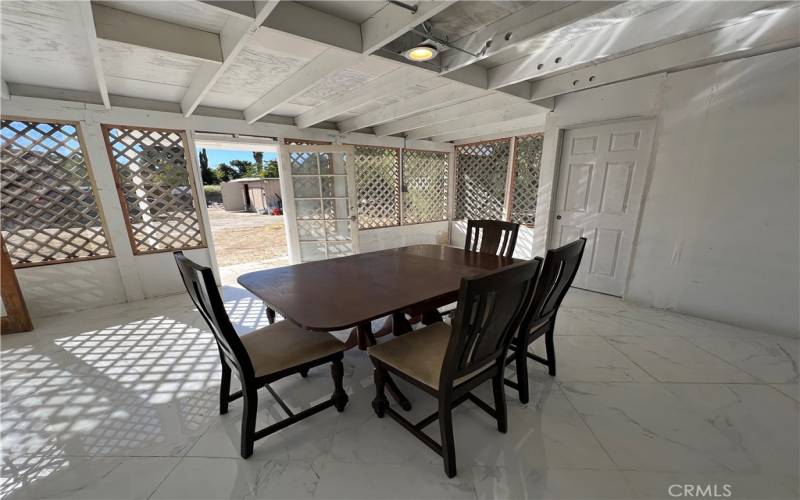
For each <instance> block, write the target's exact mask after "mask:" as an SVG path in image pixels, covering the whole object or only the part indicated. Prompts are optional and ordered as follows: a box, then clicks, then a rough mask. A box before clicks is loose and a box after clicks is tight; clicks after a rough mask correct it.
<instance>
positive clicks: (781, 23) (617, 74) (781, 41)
mask: <svg viewBox="0 0 800 500" xmlns="http://www.w3.org/2000/svg"><path fill="white" fill-rule="evenodd" d="M765 12H766V13H764V14H761V15H754V17H751V18H749V19H746V20H744V21H741V22H739V23H738V24H734V25H731V26H726V27H724V28H720V29H718V30H716V31H711V32H708V33H703V34H701V35H696V36H693V37H691V38H685V39H683V40H679V41H676V42H672V43H669V44H665V45H660V46H658V47H654V48H652V49H648V50H644V51H641V52H637V53H635V54H631V55H628V56H624V57H619V58H617V59H612V60H610V61H606V62H603V63H600V64H595V65H592V66H589V67H585V68H582V69H579V70H576V71H571V72H569V73H564V74H560V75H557V76H552V77H550V78H545V79H542V80H537V81H535V82H533V83H532V94H531V98H532V99H541V98H546V97H550V96H555V95H561V94H565V93H569V92H574V91H578V90H584V89H587V88H593V87H597V86H600V85H607V84H610V83H616V82H620V81H624V80H631V79H634V78H640V77H643V76H647V75H652V74H656V73H663V72H667V71H676V70H682V69H688V68H691V67H697V66H702V65H707V64H714V63H717V62H722V61H727V60H732V59H739V58H742V57H748V56H752V55H757V54H763V53H765V52H772V51H776V50H784V49H787V48H791V47H797V46H799V45H800V32H798V29H797V27H798V26H800V15H799V14H798V13H800V7H797V6H796V4H795V6H792V7H786V8H785V9H783V10H779V11H775V10H772V9H769V10H767V11H765Z"/></svg>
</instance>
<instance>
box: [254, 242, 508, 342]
mask: <svg viewBox="0 0 800 500" xmlns="http://www.w3.org/2000/svg"><path fill="white" fill-rule="evenodd" d="M513 262H515V260H514V259H510V258H508V257H500V256H496V255H489V254H481V253H476V252H467V251H465V250H462V249H460V248H455V247H449V246H443V245H414V246H408V247H401V248H394V249H391V250H381V251H378V252H369V253H362V254H357V255H350V256H347V257H340V258H336V259H329V260H323V261H317V262H306V263H303V264H296V265H292V266H287V267H280V268H275V269H266V270H264V271H256V272H252V273H247V274H243V275H242V276H240V277H239V280H238V281H239V284H241V285H242V286H243V287H244V288H246V289H247V290H249V291H250V292H252V293H253V295H255V296H256V297H258V298H259V299H261V300H263V301H264V302H266V303H267V304H269V305H270V306H271V307H272V308H274V309H275V310H277V311H279V312H280V313H281V314H282V315H283V316H284V317H285V318H288V319H290V320H292V321H293V322H295V323H297V324H298V325H300V326H302V327H304V328H307V329H309V330H320V331H331V330H343V329H345V328H349V327H353V326H357V325H359V324H364V323H365V322H369V321H371V320H373V319H376V318H379V317H382V316H386V315H388V314H391V313H393V312H396V311H401V310H404V309H407V308H409V307H411V306H413V305H415V304H419V303H422V302H429V301H433V302H437V301H444V300H448V299H450V300H452V301H455V300H456V298H457V295H458V288H459V285H460V282H461V278H462V277H465V276H475V275H479V274H483V273H485V272H486V271H489V270H492V269H497V268H499V267H503V266H507V265H509V264H512V263H513Z"/></svg>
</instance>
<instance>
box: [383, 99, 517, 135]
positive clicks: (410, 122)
mask: <svg viewBox="0 0 800 500" xmlns="http://www.w3.org/2000/svg"><path fill="white" fill-rule="evenodd" d="M513 102H514V100H513V99H511V98H509V97H508V96H507V95H505V94H502V93H499V92H497V93H493V94H491V95H486V96H483V97H478V98H477V99H472V100H469V101H466V102H462V103H459V104H453V105H451V106H447V107H444V108H440V109H434V110H432V111H426V112H424V113H419V114H417V115H414V116H410V117H408V118H403V119H400V120H396V121H393V122H391V123H386V124H384V125H378V126H377V127H375V129H374V130H373V131H374V133H375V135H378V136H382V135H394V134H399V133H401V132H406V131H408V130H414V129H418V128H422V127H425V126H428V125H434V124H436V123H443V122H449V121H451V120H457V119H459V118H461V117H462V116H467V115H469V114H472V113H480V112H482V111H490V110H494V109H498V108H500V107H503V106H508V105H510V104H512V103H513Z"/></svg>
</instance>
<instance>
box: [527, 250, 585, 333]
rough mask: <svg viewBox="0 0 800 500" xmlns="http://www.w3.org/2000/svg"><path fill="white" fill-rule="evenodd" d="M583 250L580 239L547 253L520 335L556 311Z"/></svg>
mask: <svg viewBox="0 0 800 500" xmlns="http://www.w3.org/2000/svg"><path fill="white" fill-rule="evenodd" d="M585 247H586V238H580V239H578V240H576V241H573V242H572V243H569V244H567V245H564V246H562V247H559V248H553V249H550V250H548V251H547V254H546V255H545V258H544V265H543V266H542V272H541V273H540V274H539V281H538V282H537V283H536V289H535V291H534V293H533V299H532V302H531V307H530V308H529V309H528V314H527V316H526V318H525V320H524V321H523V323H522V331H523V332H527V331H528V329H529V328H531V327H533V326H537V325H539V324H541V323H543V322H544V321H546V320H547V319H549V318H550V317H552V316H553V315H554V314H555V313H556V312H558V308H559V307H560V306H561V301H563V300H564V296H566V294H567V292H568V291H569V287H570V286H571V285H572V281H573V280H574V279H575V275H576V274H578V268H579V267H580V265H581V258H582V257H583V250H584V248H585Z"/></svg>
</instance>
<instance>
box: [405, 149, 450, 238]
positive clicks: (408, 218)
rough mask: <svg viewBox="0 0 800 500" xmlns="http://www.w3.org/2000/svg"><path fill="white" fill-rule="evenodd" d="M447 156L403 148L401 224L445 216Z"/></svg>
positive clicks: (416, 222)
mask: <svg viewBox="0 0 800 500" xmlns="http://www.w3.org/2000/svg"><path fill="white" fill-rule="evenodd" d="M448 156H449V155H448V154H447V153H441V152H436V151H420V150H416V149H404V150H403V224H419V223H421V222H437V221H441V220H447V179H448V175H447V167H448V165H447V163H448Z"/></svg>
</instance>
